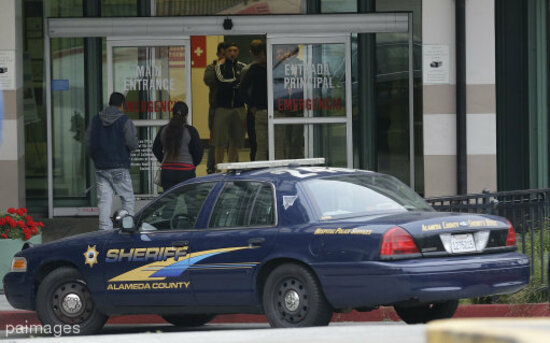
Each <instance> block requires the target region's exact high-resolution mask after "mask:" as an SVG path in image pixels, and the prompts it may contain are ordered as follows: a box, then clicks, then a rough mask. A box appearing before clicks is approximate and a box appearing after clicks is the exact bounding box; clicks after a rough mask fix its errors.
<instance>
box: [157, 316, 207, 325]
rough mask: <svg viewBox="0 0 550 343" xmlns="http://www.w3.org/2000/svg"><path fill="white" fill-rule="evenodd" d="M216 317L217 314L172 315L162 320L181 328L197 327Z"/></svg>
mask: <svg viewBox="0 0 550 343" xmlns="http://www.w3.org/2000/svg"><path fill="white" fill-rule="evenodd" d="M214 317H216V315H215V314H174V315H172V314H171V315H165V316H162V319H164V320H166V321H167V322H168V323H170V324H173V325H175V326H179V327H195V326H202V325H204V324H206V323H208V322H209V321H211V320H212V319H214Z"/></svg>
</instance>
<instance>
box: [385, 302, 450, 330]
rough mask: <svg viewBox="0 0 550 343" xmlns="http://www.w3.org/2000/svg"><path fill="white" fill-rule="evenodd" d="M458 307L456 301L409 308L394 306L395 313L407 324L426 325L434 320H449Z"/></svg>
mask: <svg viewBox="0 0 550 343" xmlns="http://www.w3.org/2000/svg"><path fill="white" fill-rule="evenodd" d="M457 307H458V300H448V301H445V302H441V303H435V304H425V305H418V306H410V307H408V306H407V307H401V306H394V309H395V312H397V314H398V315H399V317H401V319H402V320H403V321H404V322H405V323H407V324H421V323H427V322H429V321H431V320H435V319H445V318H451V317H452V316H453V315H454V314H455V312H456V309H457Z"/></svg>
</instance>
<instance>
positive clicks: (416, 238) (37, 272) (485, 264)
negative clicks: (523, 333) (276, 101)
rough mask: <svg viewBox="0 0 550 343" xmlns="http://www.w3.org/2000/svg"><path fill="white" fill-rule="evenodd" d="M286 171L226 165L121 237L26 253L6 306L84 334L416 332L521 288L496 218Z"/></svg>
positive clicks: (382, 181)
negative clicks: (369, 326) (218, 318)
mask: <svg viewBox="0 0 550 343" xmlns="http://www.w3.org/2000/svg"><path fill="white" fill-rule="evenodd" d="M287 162H288V161H286V162H281V161H273V162H250V163H248V164H247V163H244V164H230V165H227V166H225V167H223V166H222V167H221V168H227V169H229V172H228V173H225V174H216V175H210V176H206V177H200V178H196V179H193V180H189V181H186V182H184V183H182V184H180V185H178V186H176V187H174V188H172V189H170V190H169V191H167V192H165V193H163V194H162V195H161V196H159V197H158V198H157V199H156V200H154V201H152V202H151V203H150V204H148V205H147V206H146V207H145V208H143V209H142V210H141V211H140V212H138V213H137V214H136V215H135V217H131V216H124V217H122V218H121V220H120V223H119V229H116V230H112V231H104V232H93V233H88V234H83V235H79V236H74V237H69V238H66V239H63V240H59V241H56V242H52V243H48V244H43V245H39V246H35V247H31V248H28V249H24V250H22V251H20V252H19V253H17V254H16V256H15V257H14V260H13V266H12V271H11V272H10V273H8V274H7V275H6V276H5V278H4V280H3V281H4V289H5V292H6V296H7V299H8V301H9V302H10V304H11V305H12V306H13V307H16V308H20V309H27V310H35V311H36V312H37V313H38V317H39V318H40V320H41V321H42V323H44V324H50V325H64V324H70V325H78V326H79V330H78V331H79V333H84V334H88V333H94V332H97V331H99V330H100V329H101V327H102V326H103V324H104V323H105V321H106V320H107V317H108V316H109V315H115V314H138V313H156V314H159V315H161V316H162V317H163V318H165V319H166V320H167V321H168V322H170V323H173V324H175V325H181V326H196V325H202V324H204V323H206V322H208V321H209V320H211V319H212V318H213V317H214V316H215V315H216V314H221V313H265V314H266V316H267V318H268V320H269V323H270V324H271V325H272V326H273V327H304V326H314V325H327V324H328V323H329V321H330V318H331V315H332V314H333V312H335V311H336V312H338V311H346V310H350V309H357V310H360V311H368V310H372V309H375V308H376V307H378V306H380V305H392V306H394V308H395V310H396V311H397V313H398V314H399V316H400V317H401V318H402V319H403V320H404V321H405V322H407V323H424V322H427V321H429V320H432V319H437V318H448V317H452V316H453V314H454V312H455V310H456V308H457V304H458V299H461V298H469V297H479V296H488V295H495V294H506V293H512V292H516V291H518V290H519V289H521V288H522V287H524V286H525V285H526V284H527V283H528V280H529V260H528V258H527V257H526V256H524V255H522V254H520V253H518V252H516V240H515V233H514V229H513V227H512V225H511V224H510V222H508V221H507V220H506V219H504V218H501V217H496V216H490V215H475V214H456V213H438V212H435V211H434V210H433V209H432V208H431V207H430V206H429V205H428V204H427V203H426V202H425V201H424V200H423V199H422V198H421V197H419V196H418V195H417V194H416V193H414V192H413V191H412V190H411V189H410V188H408V187H407V186H406V185H404V184H403V183H401V182H399V181H398V180H397V179H395V178H394V177H391V176H388V175H384V174H379V173H374V172H368V171H361V170H351V169H339V168H326V167H319V166H317V167H315V166H313V167H312V166H309V167H306V166H300V164H301V163H304V161H303V160H294V162H292V161H291V162H292V163H291V164H290V166H286V167H273V164H281V163H283V164H286V163H287ZM309 162H311V161H306V163H309ZM266 166H270V167H269V168H266ZM262 167H263V168H262ZM258 168H259V169H258Z"/></svg>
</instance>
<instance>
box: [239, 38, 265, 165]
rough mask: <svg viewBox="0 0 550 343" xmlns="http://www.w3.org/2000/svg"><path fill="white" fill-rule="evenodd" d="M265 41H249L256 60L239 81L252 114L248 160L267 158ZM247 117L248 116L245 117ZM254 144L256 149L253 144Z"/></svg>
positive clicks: (242, 93)
mask: <svg viewBox="0 0 550 343" xmlns="http://www.w3.org/2000/svg"><path fill="white" fill-rule="evenodd" d="M265 50H266V49H265V43H264V42H262V41H261V40H259V39H255V40H253V41H252V42H251V43H250V54H251V55H252V56H254V57H255V58H256V60H255V61H254V62H253V63H252V64H250V65H249V66H248V68H247V70H246V72H245V73H244V75H243V77H242V81H241V86H240V87H241V96H242V98H243V99H244V101H245V102H246V104H247V105H248V112H249V113H250V114H251V115H252V120H251V122H252V125H253V126H252V127H251V128H249V130H248V139H249V140H250V150H251V152H250V160H252V161H253V160H258V161H266V160H268V146H267V145H268V144H267V143H268V140H267V59H266V52H265ZM247 119H248V118H247ZM254 144H256V151H253V150H254V149H253V146H254Z"/></svg>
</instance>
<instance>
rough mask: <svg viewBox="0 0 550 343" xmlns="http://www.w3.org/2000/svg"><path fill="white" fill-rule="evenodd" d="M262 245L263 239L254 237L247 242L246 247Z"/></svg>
mask: <svg viewBox="0 0 550 343" xmlns="http://www.w3.org/2000/svg"><path fill="white" fill-rule="evenodd" d="M264 243H265V238H263V237H255V238H250V239H249V240H248V245H250V246H251V247H259V246H262V245H263V244H264Z"/></svg>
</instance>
